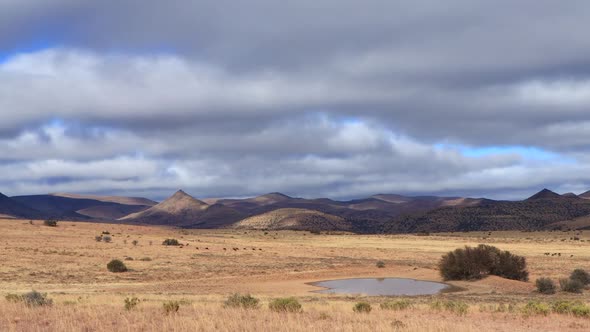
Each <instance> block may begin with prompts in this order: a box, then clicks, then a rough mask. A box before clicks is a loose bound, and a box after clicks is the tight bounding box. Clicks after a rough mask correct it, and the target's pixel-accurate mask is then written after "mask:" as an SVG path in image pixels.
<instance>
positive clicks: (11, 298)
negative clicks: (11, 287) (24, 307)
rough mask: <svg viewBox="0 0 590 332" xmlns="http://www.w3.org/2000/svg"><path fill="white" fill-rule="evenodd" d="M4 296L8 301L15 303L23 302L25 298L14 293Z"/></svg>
mask: <svg viewBox="0 0 590 332" xmlns="http://www.w3.org/2000/svg"><path fill="white" fill-rule="evenodd" d="M4 298H5V299H6V301H8V302H13V303H16V302H21V301H22V300H23V296H22V295H18V294H12V293H9V294H6V296H5V297H4Z"/></svg>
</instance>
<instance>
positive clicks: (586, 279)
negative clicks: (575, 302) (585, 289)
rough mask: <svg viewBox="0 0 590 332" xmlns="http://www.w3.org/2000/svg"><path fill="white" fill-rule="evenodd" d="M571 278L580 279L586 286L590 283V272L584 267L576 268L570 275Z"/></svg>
mask: <svg viewBox="0 0 590 332" xmlns="http://www.w3.org/2000/svg"><path fill="white" fill-rule="evenodd" d="M570 279H571V280H578V281H579V282H581V283H582V284H583V285H584V286H587V285H590V273H588V272H586V271H585V270H582V269H575V270H574V271H573V272H572V274H571V275H570Z"/></svg>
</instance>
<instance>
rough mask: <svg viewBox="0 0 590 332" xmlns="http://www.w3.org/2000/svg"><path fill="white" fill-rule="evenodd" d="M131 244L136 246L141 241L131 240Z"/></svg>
mask: <svg viewBox="0 0 590 332" xmlns="http://www.w3.org/2000/svg"><path fill="white" fill-rule="evenodd" d="M131 244H133V245H134V246H136V245H137V244H139V241H137V240H133V242H131Z"/></svg>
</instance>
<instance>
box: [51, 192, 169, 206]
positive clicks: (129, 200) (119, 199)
mask: <svg viewBox="0 0 590 332" xmlns="http://www.w3.org/2000/svg"><path fill="white" fill-rule="evenodd" d="M50 196H57V197H66V198H74V199H89V200H94V201H100V202H105V203H117V204H121V205H143V206H154V205H156V204H158V202H155V201H152V200H151V199H147V198H143V197H124V196H98V195H79V194H68V193H55V194H51V195H50Z"/></svg>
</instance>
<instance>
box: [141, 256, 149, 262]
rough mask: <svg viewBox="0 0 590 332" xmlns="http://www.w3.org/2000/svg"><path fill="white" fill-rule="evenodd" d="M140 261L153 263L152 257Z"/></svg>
mask: <svg viewBox="0 0 590 332" xmlns="http://www.w3.org/2000/svg"><path fill="white" fill-rule="evenodd" d="M139 260H140V261H142V262H151V261H152V259H151V258H150V257H143V258H140V259H139Z"/></svg>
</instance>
